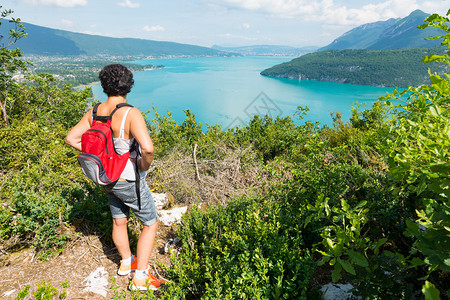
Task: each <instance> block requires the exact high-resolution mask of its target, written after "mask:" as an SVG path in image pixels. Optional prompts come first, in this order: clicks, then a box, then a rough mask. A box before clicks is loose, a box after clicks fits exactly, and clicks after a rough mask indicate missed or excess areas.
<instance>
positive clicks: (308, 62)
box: [261, 47, 448, 88]
mask: <svg viewBox="0 0 450 300" xmlns="http://www.w3.org/2000/svg"><path fill="white" fill-rule="evenodd" d="M444 51H445V47H434V48H415V49H390V50H367V49H345V50H328V51H320V52H314V53H310V54H306V55H303V56H300V57H298V58H296V59H293V60H291V61H290V62H286V63H283V64H279V65H276V66H273V67H271V68H269V69H266V70H264V71H262V72H261V75H264V76H271V77H281V78H291V79H297V80H318V81H330V82H340V83H349V84H359V85H371V86H384V87H386V86H388V87H399V88H403V87H407V86H410V85H411V86H418V85H422V84H429V83H430V77H429V75H428V69H429V68H430V70H431V72H432V73H434V72H436V73H439V74H441V73H443V72H445V71H448V66H447V65H445V64H438V63H431V64H424V63H423V62H422V61H421V59H422V58H423V57H424V56H426V55H430V54H443V53H444Z"/></svg>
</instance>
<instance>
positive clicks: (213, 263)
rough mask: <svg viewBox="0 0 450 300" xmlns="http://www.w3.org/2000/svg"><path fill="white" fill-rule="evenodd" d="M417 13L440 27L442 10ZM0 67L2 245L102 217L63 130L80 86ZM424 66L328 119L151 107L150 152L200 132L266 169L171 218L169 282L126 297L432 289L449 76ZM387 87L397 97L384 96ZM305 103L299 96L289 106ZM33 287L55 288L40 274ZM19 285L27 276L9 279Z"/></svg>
mask: <svg viewBox="0 0 450 300" xmlns="http://www.w3.org/2000/svg"><path fill="white" fill-rule="evenodd" d="M426 22H428V23H427V24H428V26H435V27H436V26H437V27H440V28H441V29H443V30H444V31H446V32H448V28H447V27H446V25H445V24H446V23H448V22H449V20H448V19H447V18H444V17H440V16H437V15H433V16H430V18H428V19H427V20H426ZM443 43H444V44H445V45H448V41H447V34H445V35H444V42H443ZM439 55H440V54H439ZM448 59H449V57H448V53H447V55H444V56H439V57H436V56H433V55H431V56H428V57H426V58H425V59H424V60H425V61H448ZM10 62H11V61H10ZM13 64H14V63H13ZM3 76H4V78H5V82H7V83H8V85H7V86H4V87H3V90H2V92H4V91H5V89H6V91H7V93H6V94H7V95H9V96H11V95H14V98H11V97H9V98H8V97H7V98H4V99H6V102H2V103H6V104H5V105H4V106H3V107H6V108H7V110H6V112H7V113H6V114H4V115H3V116H4V117H6V122H4V123H3V125H2V127H0V186H1V190H0V204H1V206H2V210H0V239H1V240H2V243H3V245H4V246H5V247H8V249H14V247H16V248H20V247H25V246H34V247H35V248H36V250H37V251H39V253H41V257H43V258H45V257H46V256H47V255H49V253H50V252H54V251H53V250H58V249H62V247H63V245H64V243H65V241H66V240H67V239H70V234H68V232H67V230H66V228H67V225H69V224H71V225H75V226H76V225H77V224H78V223H79V222H80V221H83V222H86V221H87V222H91V223H92V224H94V225H96V227H97V228H100V229H101V230H103V231H106V232H108V231H110V230H111V228H110V226H111V225H110V223H111V222H110V220H109V216H108V215H107V214H104V213H103V212H105V211H107V202H106V200H105V196H104V194H103V193H102V192H101V190H100V189H99V188H98V187H97V186H94V185H91V184H90V183H88V182H87V181H86V180H85V179H84V177H83V176H82V175H81V171H80V168H79V167H78V165H77V163H76V159H75V157H76V153H75V151H74V150H72V149H70V148H69V147H68V146H67V145H65V144H64V143H63V138H64V136H65V135H66V133H67V130H68V129H69V128H70V127H71V126H73V124H75V123H76V122H77V121H78V120H79V119H80V118H81V116H82V115H83V113H84V112H85V110H86V109H88V108H89V106H90V103H89V100H88V95H89V90H81V91H75V90H73V89H72V88H71V87H70V86H65V87H62V88H60V87H57V86H55V85H54V84H53V78H52V77H51V76H49V75H45V74H42V75H39V76H35V75H33V76H29V77H28V79H29V82H28V83H22V84H19V83H17V82H15V81H13V80H12V77H11V74H9V73H4V74H3ZM429 77H430V82H431V85H428V86H420V87H417V88H415V87H410V88H408V89H407V90H405V91H394V92H393V94H392V95H389V96H387V97H385V98H383V99H381V100H385V101H386V100H390V101H386V102H385V103H383V102H381V101H380V102H376V103H375V104H374V105H373V107H372V108H371V109H366V110H364V111H362V112H360V111H359V110H358V107H357V105H356V106H355V107H354V108H353V111H352V118H351V120H350V121H349V122H346V123H344V122H343V120H342V119H341V117H340V114H339V113H334V114H332V116H331V117H332V118H333V126H332V127H328V126H324V127H321V126H320V124H318V123H316V124H312V123H310V122H307V123H306V124H305V125H297V124H296V122H295V121H294V120H293V119H292V118H291V117H286V118H276V119H272V118H270V117H267V116H266V117H258V116H255V117H254V118H253V119H252V120H251V122H250V124H249V125H248V126H245V127H237V128H234V129H229V130H227V131H222V130H221V128H220V126H209V125H207V130H206V131H205V132H204V131H203V130H202V124H200V123H198V122H197V121H196V119H195V115H194V114H193V113H192V112H191V111H189V110H186V111H185V113H186V119H185V120H184V122H182V123H181V124H179V123H177V122H175V121H174V120H173V119H172V117H171V114H170V113H168V114H167V116H161V115H159V114H156V118H155V120H151V121H148V125H149V128H150V129H151V132H152V138H153V140H154V143H155V146H156V147H155V148H156V149H158V155H157V157H156V159H158V160H164V159H168V158H170V157H171V155H173V153H174V152H176V153H182V154H190V153H191V152H192V151H193V149H194V152H195V149H197V146H199V148H200V149H202V151H200V153H199V155H198V159H199V160H203V161H213V160H221V159H223V158H224V157H225V154H226V150H229V149H233V150H235V151H236V152H238V153H239V161H240V165H239V166H238V168H237V170H235V172H234V174H239V173H243V170H245V168H248V167H249V166H250V165H252V166H261V167H260V168H261V173H262V172H264V174H266V177H267V180H266V181H264V183H263V184H262V185H261V187H262V188H261V189H255V190H254V191H253V192H252V193H248V194H247V195H245V196H242V197H237V198H230V199H228V201H227V202H223V203H220V205H219V204H217V203H214V202H212V201H210V202H208V203H206V208H205V206H201V207H202V209H200V208H197V206H193V207H192V208H191V211H190V212H189V213H187V214H185V215H184V217H183V223H182V226H180V228H179V230H178V232H177V234H178V235H179V236H180V238H181V239H182V243H183V246H182V248H181V251H180V253H179V254H178V255H177V253H176V252H173V253H172V257H171V258H172V265H171V266H165V268H164V269H165V272H166V274H167V277H169V279H170V282H169V283H168V284H167V285H166V287H165V288H164V289H163V290H162V292H161V293H160V294H158V295H157V296H155V295H153V294H151V293H147V294H145V295H140V294H137V295H136V294H132V295H131V298H132V299H141V298H143V299H155V298H156V297H159V299H199V298H202V299H217V298H225V299H236V298H238V299H255V298H256V299H317V298H319V297H320V292H319V291H318V284H319V282H317V280H316V278H317V277H319V276H322V279H323V280H333V281H340V280H342V281H348V282H351V283H352V284H353V285H354V287H355V290H354V294H357V295H360V296H362V297H363V298H364V299H414V298H423V297H425V299H439V297H443V295H445V293H446V291H447V290H448V282H450V281H449V280H448V279H449V270H448V268H449V260H448V257H449V255H448V254H449V253H448V249H449V248H450V247H449V233H448V231H449V228H450V224H449V215H450V212H449V206H448V197H449V183H450V179H449V177H448V174H449V173H450V172H449V170H450V167H449V149H450V142H449V140H450V139H449V137H450V135H449V132H450V131H449V130H450V129H449V117H450V116H449V111H448V108H449V107H448V105H449V103H448V99H449V94H450V85H449V82H450V78H449V75H447V74H443V75H437V74H430V75H429ZM12 99H14V101H13V100H12ZM392 99H395V100H392ZM405 99H406V100H405ZM394 101H396V102H394ZM397 101H403V102H402V103H404V105H401V106H400V107H398V108H397V110H391V109H392V106H393V105H392V103H398V102H397ZM404 101H406V102H404ZM306 112H307V108H302V107H299V108H298V111H297V113H296V115H297V117H299V118H301V117H302V115H303V114H305V113H306ZM213 145H214V147H213ZM216 145H220V147H216ZM221 149H226V150H221ZM189 168H192V166H191V165H190V166H189ZM198 172H201V174H202V176H203V175H205V174H207V173H208V172H211V170H208V169H207V168H205V170H200V171H198ZM213 175H214V174H213ZM213 175H211V176H213ZM180 180H182V178H181V179H180ZM233 188H234V187H233ZM199 200H204V202H207V201H206V200H205V199H199ZM203 204H205V203H203ZM112 289H114V284H113V288H112ZM36 293H37V294H35V297H41V298H42V297H44V296H47V295H48V296H49V297H52V296H55V295H56V294H57V291H56V289H55V288H53V287H51V286H49V285H46V284H45V283H42V284H41V285H40V286H39V287H38V291H37V292H36ZM27 295H28V288H25V289H24V290H23V291H21V292H20V297H26V296H27ZM447 296H448V294H447ZM122 297H128V296H127V295H125V294H123V293H122V294H120V293H119V291H118V290H115V292H114V298H115V299H120V298H122Z"/></svg>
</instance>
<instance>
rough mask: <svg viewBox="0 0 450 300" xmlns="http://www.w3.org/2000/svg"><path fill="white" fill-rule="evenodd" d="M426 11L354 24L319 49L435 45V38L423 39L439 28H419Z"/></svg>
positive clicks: (435, 32) (436, 32) (439, 32)
mask: <svg viewBox="0 0 450 300" xmlns="http://www.w3.org/2000/svg"><path fill="white" fill-rule="evenodd" d="M428 16H429V14H427V13H424V12H423V11H421V10H415V11H413V12H412V13H411V14H410V15H409V16H407V17H405V18H398V19H389V20H387V21H380V22H375V23H368V24H364V25H361V26H359V27H356V28H354V29H352V30H350V31H348V32H346V33H344V34H343V35H342V36H340V37H339V38H337V39H336V40H334V41H333V42H332V43H331V44H329V45H328V46H325V47H322V48H320V49H319V51H324V50H333V49H370V50H384V49H406V48H422V47H435V46H439V45H440V41H438V40H431V41H430V40H425V39H426V38H428V37H430V36H438V35H441V34H442V31H441V30H439V29H437V28H426V29H418V28H417V26H419V25H421V24H423V23H424V19H425V18H426V17H428Z"/></svg>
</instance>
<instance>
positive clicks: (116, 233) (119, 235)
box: [112, 218, 131, 259]
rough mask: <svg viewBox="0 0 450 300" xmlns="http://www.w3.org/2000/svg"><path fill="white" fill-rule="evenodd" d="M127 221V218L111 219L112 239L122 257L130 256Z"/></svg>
mask: <svg viewBox="0 0 450 300" xmlns="http://www.w3.org/2000/svg"><path fill="white" fill-rule="evenodd" d="M127 222H128V218H120V219H113V230H112V239H113V242H114V245H116V248H117V251H119V254H120V256H121V257H122V259H127V258H129V257H130V256H131V250H130V242H129V240H128V228H127Z"/></svg>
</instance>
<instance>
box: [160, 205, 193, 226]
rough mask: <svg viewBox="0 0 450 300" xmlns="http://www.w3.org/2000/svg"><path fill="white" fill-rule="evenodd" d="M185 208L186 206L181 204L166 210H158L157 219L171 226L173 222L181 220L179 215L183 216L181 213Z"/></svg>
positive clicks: (183, 212) (184, 211)
mask: <svg viewBox="0 0 450 300" xmlns="http://www.w3.org/2000/svg"><path fill="white" fill-rule="evenodd" d="M187 209H188V207H187V206H182V207H173V208H171V209H168V210H160V211H158V214H159V221H160V222H162V223H163V224H164V225H166V226H171V225H172V224H173V223H176V222H178V221H180V220H181V217H182V216H183V214H185V213H186V211H187Z"/></svg>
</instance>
